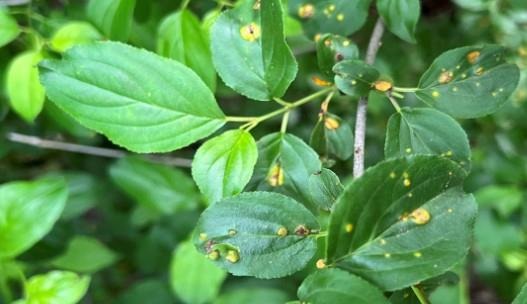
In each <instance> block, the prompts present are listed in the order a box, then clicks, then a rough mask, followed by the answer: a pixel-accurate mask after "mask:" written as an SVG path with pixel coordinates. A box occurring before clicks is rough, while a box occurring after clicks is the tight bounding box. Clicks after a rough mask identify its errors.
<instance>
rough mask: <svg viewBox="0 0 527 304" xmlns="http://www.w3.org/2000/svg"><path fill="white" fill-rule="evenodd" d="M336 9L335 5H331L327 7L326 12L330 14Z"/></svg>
mask: <svg viewBox="0 0 527 304" xmlns="http://www.w3.org/2000/svg"><path fill="white" fill-rule="evenodd" d="M336 8H337V7H336V6H335V4H331V5H330V6H328V10H329V11H330V12H332V11H334V10H335V9H336Z"/></svg>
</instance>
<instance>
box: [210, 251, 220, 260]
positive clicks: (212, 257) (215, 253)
mask: <svg viewBox="0 0 527 304" xmlns="http://www.w3.org/2000/svg"><path fill="white" fill-rule="evenodd" d="M207 257H208V258H209V259H210V260H213V261H216V260H217V259H218V258H219V257H220V253H219V252H218V250H214V251H212V252H211V253H209V254H208V255H207Z"/></svg>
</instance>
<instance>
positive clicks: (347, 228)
mask: <svg viewBox="0 0 527 304" xmlns="http://www.w3.org/2000/svg"><path fill="white" fill-rule="evenodd" d="M344 229H345V230H346V232H347V233H351V232H352V231H353V224H351V223H348V224H346V226H345V227H344Z"/></svg>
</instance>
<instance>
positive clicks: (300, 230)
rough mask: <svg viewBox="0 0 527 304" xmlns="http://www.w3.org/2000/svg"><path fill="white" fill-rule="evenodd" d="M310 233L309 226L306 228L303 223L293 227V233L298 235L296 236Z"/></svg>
mask: <svg viewBox="0 0 527 304" xmlns="http://www.w3.org/2000/svg"><path fill="white" fill-rule="evenodd" d="M309 233H310V230H309V228H307V227H306V226H304V225H298V226H297V227H296V228H295V234H296V235H298V236H306V235H308V234H309Z"/></svg>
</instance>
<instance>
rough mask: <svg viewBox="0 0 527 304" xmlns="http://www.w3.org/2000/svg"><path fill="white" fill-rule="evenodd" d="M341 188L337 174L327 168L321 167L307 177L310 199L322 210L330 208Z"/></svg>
mask: <svg viewBox="0 0 527 304" xmlns="http://www.w3.org/2000/svg"><path fill="white" fill-rule="evenodd" d="M343 189H344V187H343V186H342V184H341V183H340V179H339V178H338V176H337V175H336V174H335V173H333V171H331V170H329V169H326V168H322V170H321V171H320V172H318V173H315V174H313V175H311V176H310V177H309V190H310V191H311V200H312V201H313V204H315V205H317V206H319V207H320V208H321V209H323V210H330V209H331V207H332V206H333V204H334V203H335V201H336V200H337V198H338V197H339V196H340V194H341V193H342V190H343Z"/></svg>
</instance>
